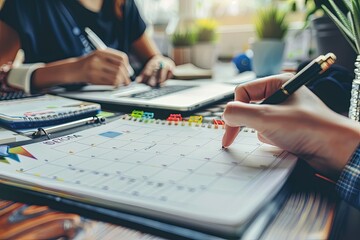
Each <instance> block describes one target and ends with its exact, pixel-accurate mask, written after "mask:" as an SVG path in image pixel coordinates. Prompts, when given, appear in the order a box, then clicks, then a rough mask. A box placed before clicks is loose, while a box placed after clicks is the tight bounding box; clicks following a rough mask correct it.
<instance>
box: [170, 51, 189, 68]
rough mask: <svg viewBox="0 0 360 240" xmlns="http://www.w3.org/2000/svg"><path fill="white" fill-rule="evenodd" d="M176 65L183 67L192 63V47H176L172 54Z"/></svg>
mask: <svg viewBox="0 0 360 240" xmlns="http://www.w3.org/2000/svg"><path fill="white" fill-rule="evenodd" d="M171 57H172V59H173V60H174V62H175V64H176V65H182V64H186V63H190V62H191V47H190V46H188V47H174V48H173V49H172V54H171Z"/></svg>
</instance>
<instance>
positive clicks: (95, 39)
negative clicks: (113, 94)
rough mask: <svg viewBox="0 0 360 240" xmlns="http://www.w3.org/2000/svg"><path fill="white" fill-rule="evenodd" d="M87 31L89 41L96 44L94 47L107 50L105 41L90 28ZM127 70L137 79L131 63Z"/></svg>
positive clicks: (131, 77) (132, 78) (130, 75)
mask: <svg viewBox="0 0 360 240" xmlns="http://www.w3.org/2000/svg"><path fill="white" fill-rule="evenodd" d="M85 32H86V35H87V37H88V39H89V41H90V42H91V44H93V45H94V47H95V48H96V49H98V50H105V49H107V46H106V45H105V43H104V42H103V41H102V40H101V39H100V38H99V37H98V36H97V35H96V34H95V33H94V32H93V31H92V30H91V29H90V28H88V27H87V28H85ZM126 68H127V71H128V73H129V77H130V79H131V80H135V71H134V69H133V68H132V67H131V66H130V64H128V65H127V66H126Z"/></svg>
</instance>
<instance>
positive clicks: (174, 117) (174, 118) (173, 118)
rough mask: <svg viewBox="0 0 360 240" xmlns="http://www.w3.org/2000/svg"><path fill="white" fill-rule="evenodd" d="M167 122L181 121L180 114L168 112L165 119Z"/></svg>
mask: <svg viewBox="0 0 360 240" xmlns="http://www.w3.org/2000/svg"><path fill="white" fill-rule="evenodd" d="M166 121H169V122H181V121H182V116H181V114H170V116H169V117H168V118H167V119H166Z"/></svg>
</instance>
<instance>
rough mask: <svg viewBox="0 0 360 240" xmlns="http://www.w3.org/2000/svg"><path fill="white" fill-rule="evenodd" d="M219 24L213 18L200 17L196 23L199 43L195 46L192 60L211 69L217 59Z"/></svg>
mask: <svg viewBox="0 0 360 240" xmlns="http://www.w3.org/2000/svg"><path fill="white" fill-rule="evenodd" d="M217 26H218V23H217V22H216V21H215V20H213V19H199V20H197V21H196V23H195V28H196V39H197V43H196V44H195V45H194V47H193V53H192V62H193V63H194V64H195V65H196V66H198V67H200V68H204V69H211V68H212V66H213V65H214V63H215V61H216V59H217V47H216V41H217V38H218V34H217V32H216V30H217Z"/></svg>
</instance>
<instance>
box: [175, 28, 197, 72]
mask: <svg viewBox="0 0 360 240" xmlns="http://www.w3.org/2000/svg"><path fill="white" fill-rule="evenodd" d="M171 42H172V54H171V55H172V58H173V60H174V62H175V64H176V65H181V64H185V63H190V62H191V47H192V46H193V45H194V44H195V42H196V35H195V32H194V31H193V30H192V29H186V30H182V31H177V32H174V33H173V35H172V36H171Z"/></svg>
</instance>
